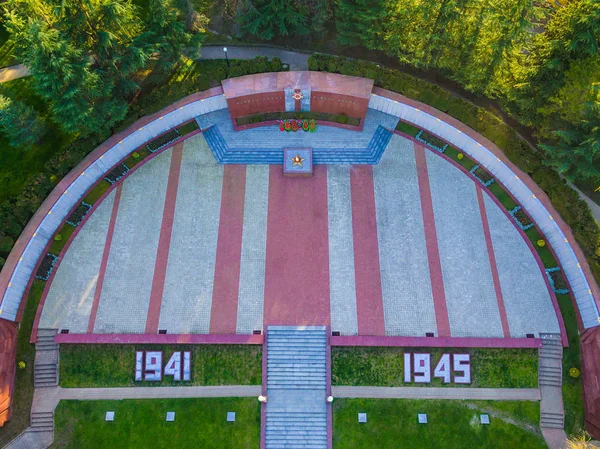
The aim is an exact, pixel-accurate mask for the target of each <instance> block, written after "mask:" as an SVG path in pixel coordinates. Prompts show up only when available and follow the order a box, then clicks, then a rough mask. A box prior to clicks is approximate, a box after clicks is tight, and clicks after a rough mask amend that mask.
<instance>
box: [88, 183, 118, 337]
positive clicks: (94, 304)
mask: <svg viewBox="0 0 600 449" xmlns="http://www.w3.org/2000/svg"><path fill="white" fill-rule="evenodd" d="M122 191H123V184H119V185H118V186H117V189H116V192H115V199H114V202H113V207H112V212H111V215H110V222H109V223H108V231H107V233H106V242H105V243H104V252H103V253H102V261H101V262H100V270H99V271H98V281H97V282H96V291H95V292H94V301H93V302H92V311H91V312H90V321H89V322H88V329H87V331H88V332H89V333H92V332H94V324H95V323H96V315H97V314H98V306H99V305H100V295H101V294H102V286H103V285H104V276H105V275H106V267H107V266H108V256H109V255H110V246H111V244H112V239H113V235H114V233H115V225H116V224H117V214H118V212H119V203H120V202H121V192H122Z"/></svg>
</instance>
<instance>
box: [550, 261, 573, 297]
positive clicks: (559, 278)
mask: <svg viewBox="0 0 600 449" xmlns="http://www.w3.org/2000/svg"><path fill="white" fill-rule="evenodd" d="M546 276H548V281H549V282H550V286H551V287H552V290H554V293H558V294H559V295H566V294H567V293H569V289H568V288H567V283H566V282H565V279H564V277H563V275H562V273H561V271H560V268H559V267H554V268H546Z"/></svg>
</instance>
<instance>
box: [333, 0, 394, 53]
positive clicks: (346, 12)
mask: <svg viewBox="0 0 600 449" xmlns="http://www.w3.org/2000/svg"><path fill="white" fill-rule="evenodd" d="M386 14H387V10H386V7H385V0H339V1H338V3H337V11H336V14H335V15H336V29H337V33H338V41H339V42H340V43H341V44H344V45H364V46H365V47H367V48H370V49H376V48H380V47H381V45H382V43H383V33H382V29H381V26H382V22H383V20H384V18H385V16H386Z"/></svg>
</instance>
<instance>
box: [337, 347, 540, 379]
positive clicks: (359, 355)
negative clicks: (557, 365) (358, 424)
mask: <svg viewBox="0 0 600 449" xmlns="http://www.w3.org/2000/svg"><path fill="white" fill-rule="evenodd" d="M404 352H426V353H430V354H431V360H432V368H431V370H432V372H433V368H434V367H435V363H437V361H438V360H439V358H440V355H441V354H443V353H453V352H456V353H458V352H460V353H469V354H471V380H472V383H471V384H470V385H463V387H466V388H467V387H489V388H535V387H537V385H538V383H537V375H538V354H537V350H536V349H480V348H459V349H452V348H396V347H391V348H385V347H334V348H332V351H331V361H332V374H331V379H332V382H333V385H350V386H382V387H400V386H406V384H404V378H403V373H404V371H403V366H404V358H403V356H402V354H403V353H404ZM410 386H422V387H427V386H435V387H441V386H449V387H459V386H461V385H458V384H442V380H441V379H437V378H432V382H431V383H430V384H410Z"/></svg>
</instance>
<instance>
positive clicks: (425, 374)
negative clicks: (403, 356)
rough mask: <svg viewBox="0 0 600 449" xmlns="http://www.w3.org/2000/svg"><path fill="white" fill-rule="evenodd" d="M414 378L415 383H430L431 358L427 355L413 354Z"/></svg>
mask: <svg viewBox="0 0 600 449" xmlns="http://www.w3.org/2000/svg"><path fill="white" fill-rule="evenodd" d="M413 360H414V367H413V372H414V375H415V376H414V377H415V382H416V383H423V384H426V383H429V382H431V357H430V355H429V354H413Z"/></svg>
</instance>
